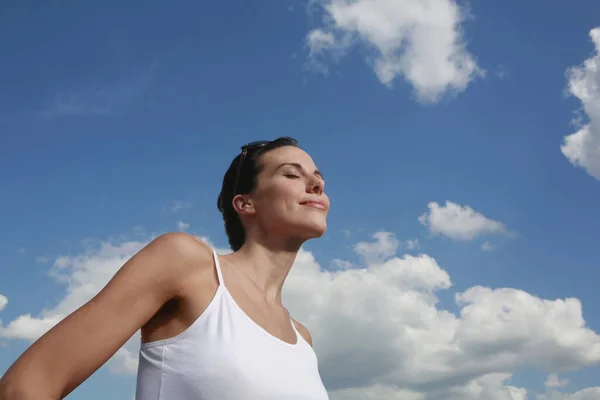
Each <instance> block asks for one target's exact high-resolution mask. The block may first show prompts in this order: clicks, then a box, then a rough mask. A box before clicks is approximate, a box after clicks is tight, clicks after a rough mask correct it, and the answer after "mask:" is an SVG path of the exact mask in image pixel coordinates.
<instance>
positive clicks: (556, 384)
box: [544, 374, 569, 389]
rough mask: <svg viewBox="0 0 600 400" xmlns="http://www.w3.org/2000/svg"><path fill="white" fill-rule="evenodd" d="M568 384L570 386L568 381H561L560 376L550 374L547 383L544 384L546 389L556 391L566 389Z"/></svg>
mask: <svg viewBox="0 0 600 400" xmlns="http://www.w3.org/2000/svg"><path fill="white" fill-rule="evenodd" d="M568 384H569V380H568V379H559V378H558V375H556V374H550V375H548V378H547V379H546V383H544V386H546V388H549V389H554V388H561V387H565V386H567V385H568Z"/></svg>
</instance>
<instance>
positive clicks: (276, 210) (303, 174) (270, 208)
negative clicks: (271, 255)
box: [246, 146, 329, 240]
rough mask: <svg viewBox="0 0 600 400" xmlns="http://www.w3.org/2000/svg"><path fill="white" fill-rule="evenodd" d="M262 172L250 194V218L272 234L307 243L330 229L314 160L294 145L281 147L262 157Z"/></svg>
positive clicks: (321, 183) (327, 201)
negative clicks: (306, 241)
mask: <svg viewBox="0 0 600 400" xmlns="http://www.w3.org/2000/svg"><path fill="white" fill-rule="evenodd" d="M259 162H260V164H261V165H262V170H261V172H260V174H259V175H258V179H257V185H256V188H255V190H254V191H253V192H252V193H251V194H250V195H248V209H247V210H246V211H248V215H252V216H253V219H254V222H256V223H258V224H259V227H260V229H261V230H262V231H263V232H268V233H269V234H270V235H281V236H282V237H290V238H296V239H299V240H308V239H311V238H315V237H320V236H321V235H323V233H325V230H326V229H327V212H328V210H329V199H328V197H327V195H326V194H325V192H324V186H325V182H324V181H323V176H322V175H321V173H320V172H319V171H318V169H317V167H316V165H315V163H314V162H313V160H312V158H311V157H310V156H309V155H308V154H307V153H306V152H305V151H304V150H302V149H299V148H297V147H294V146H285V147H279V148H276V149H273V150H270V151H268V152H267V153H265V154H263V155H262V156H261V158H260V161H259Z"/></svg>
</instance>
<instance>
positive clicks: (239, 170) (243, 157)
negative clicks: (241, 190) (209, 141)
mask: <svg viewBox="0 0 600 400" xmlns="http://www.w3.org/2000/svg"><path fill="white" fill-rule="evenodd" d="M269 143H272V141H270V140H258V141H256V142H250V143H247V144H245V145H243V146H242V153H241V154H240V160H239V161H238V166H237V171H236V173H235V180H234V181H233V195H234V196H235V195H237V194H238V192H237V191H238V181H239V179H240V175H241V173H242V168H243V166H244V161H245V160H246V156H247V155H248V152H250V151H252V150H256V149H260V148H262V147H265V146H266V145H268V144H269Z"/></svg>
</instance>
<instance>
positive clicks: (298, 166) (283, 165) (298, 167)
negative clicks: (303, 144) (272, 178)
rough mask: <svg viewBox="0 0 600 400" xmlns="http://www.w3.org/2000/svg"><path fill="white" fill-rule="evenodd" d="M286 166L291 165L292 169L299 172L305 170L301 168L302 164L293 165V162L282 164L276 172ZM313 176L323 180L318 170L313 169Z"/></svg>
mask: <svg viewBox="0 0 600 400" xmlns="http://www.w3.org/2000/svg"><path fill="white" fill-rule="evenodd" d="M286 165H291V166H292V167H295V168H297V169H299V170H301V171H305V168H304V167H303V166H302V164H299V163H294V162H288V163H283V164H281V165H279V167H277V169H276V171H277V170H279V169H280V168H281V167H285V166H286ZM313 174H315V175H316V176H318V177H320V178H321V179H324V178H323V173H322V172H321V171H319V170H318V169H315V172H313Z"/></svg>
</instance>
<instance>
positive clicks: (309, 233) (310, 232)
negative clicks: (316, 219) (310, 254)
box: [302, 223, 327, 240]
mask: <svg viewBox="0 0 600 400" xmlns="http://www.w3.org/2000/svg"><path fill="white" fill-rule="evenodd" d="M303 228H304V229H303V230H302V231H303V233H304V235H303V236H304V237H306V240H309V239H318V238H320V237H321V236H323V235H324V234H325V232H326V231H327V223H321V224H311V225H310V226H304V227H303Z"/></svg>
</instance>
